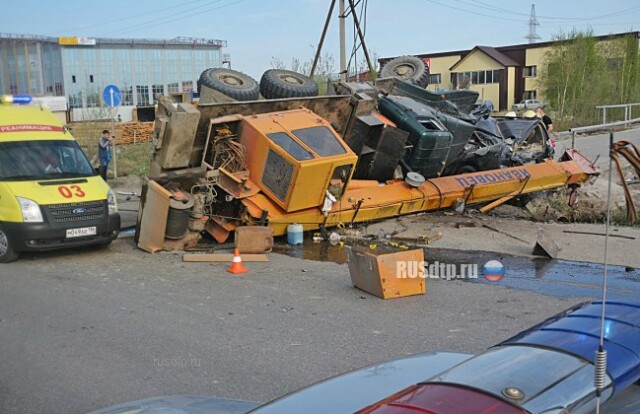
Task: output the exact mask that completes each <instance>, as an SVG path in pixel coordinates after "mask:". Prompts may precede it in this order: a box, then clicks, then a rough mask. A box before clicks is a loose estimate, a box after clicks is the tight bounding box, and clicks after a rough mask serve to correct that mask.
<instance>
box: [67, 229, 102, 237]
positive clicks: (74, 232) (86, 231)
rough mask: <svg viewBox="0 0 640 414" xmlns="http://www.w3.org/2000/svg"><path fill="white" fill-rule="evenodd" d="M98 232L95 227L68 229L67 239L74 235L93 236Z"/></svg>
mask: <svg viewBox="0 0 640 414" xmlns="http://www.w3.org/2000/svg"><path fill="white" fill-rule="evenodd" d="M97 233H98V231H97V229H96V227H95V226H94V227H81V228H79V229H68V230H67V239H72V238H74V237H85V236H95V235H96V234H97Z"/></svg>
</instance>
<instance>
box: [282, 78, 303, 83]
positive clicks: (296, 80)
mask: <svg viewBox="0 0 640 414" xmlns="http://www.w3.org/2000/svg"><path fill="white" fill-rule="evenodd" d="M282 80H283V81H285V82H287V83H290V84H292V85H302V82H301V81H300V79H298V78H296V77H294V76H284V77H282Z"/></svg>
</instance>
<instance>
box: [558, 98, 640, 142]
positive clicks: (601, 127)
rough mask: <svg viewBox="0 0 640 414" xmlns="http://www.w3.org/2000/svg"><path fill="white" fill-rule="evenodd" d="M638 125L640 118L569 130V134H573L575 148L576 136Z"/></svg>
mask: <svg viewBox="0 0 640 414" xmlns="http://www.w3.org/2000/svg"><path fill="white" fill-rule="evenodd" d="M638 105H640V104H638ZM636 123H640V118H634V119H625V120H624V121H616V122H609V123H603V124H599V125H590V126H585V127H578V128H571V129H570V130H569V133H570V134H571V148H575V142H576V134H584V133H587V132H597V131H610V130H611V128H615V127H619V126H624V127H627V126H629V125H632V124H636Z"/></svg>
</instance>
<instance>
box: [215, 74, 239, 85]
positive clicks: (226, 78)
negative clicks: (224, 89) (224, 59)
mask: <svg viewBox="0 0 640 414" xmlns="http://www.w3.org/2000/svg"><path fill="white" fill-rule="evenodd" d="M220 80H221V81H222V82H224V83H226V84H227V85H231V86H240V85H242V80H240V79H238V78H236V77H235V76H223V77H221V78H220Z"/></svg>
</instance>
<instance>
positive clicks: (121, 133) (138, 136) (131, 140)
mask: <svg viewBox="0 0 640 414" xmlns="http://www.w3.org/2000/svg"><path fill="white" fill-rule="evenodd" d="M152 140H153V122H119V123H117V124H116V142H115V144H116V145H129V144H139V143H142V142H151V141H152Z"/></svg>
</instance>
